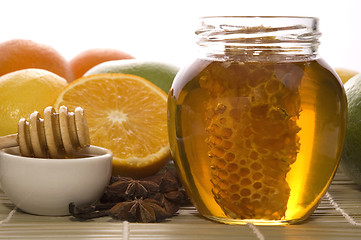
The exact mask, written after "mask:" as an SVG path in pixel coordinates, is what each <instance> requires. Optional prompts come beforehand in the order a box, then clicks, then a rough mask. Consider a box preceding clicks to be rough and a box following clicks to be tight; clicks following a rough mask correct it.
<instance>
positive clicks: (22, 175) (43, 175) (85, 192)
mask: <svg viewBox="0 0 361 240" xmlns="http://www.w3.org/2000/svg"><path fill="white" fill-rule="evenodd" d="M82 156H83V157H82ZM84 156H85V157H84ZM112 158H113V154H112V152H111V151H109V150H108V149H104V148H100V147H96V146H90V147H88V148H85V149H82V150H80V151H79V152H78V153H77V158H71V159H44V158H29V157H22V156H20V153H19V148H18V147H13V148H7V149H3V150H1V151H0V182H1V186H2V189H3V190H4V192H5V194H6V195H7V196H8V197H9V199H10V200H11V201H12V202H13V203H14V204H15V205H16V206H17V207H18V208H20V209H21V210H23V211H25V212H27V213H31V214H36V215H51V216H59V215H69V210H68V206H69V203H70V202H74V203H75V204H85V203H91V202H93V201H96V200H97V199H99V198H100V197H101V195H102V194H103V192H104V189H105V187H106V185H107V184H108V183H109V180H110V177H111V173H112Z"/></svg>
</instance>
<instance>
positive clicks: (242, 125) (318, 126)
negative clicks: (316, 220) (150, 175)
mask: <svg viewBox="0 0 361 240" xmlns="http://www.w3.org/2000/svg"><path fill="white" fill-rule="evenodd" d="M196 34H197V37H198V42H197V43H198V45H199V50H200V52H199V57H198V58H197V59H195V60H194V61H193V62H192V63H191V64H190V65H189V66H187V67H185V68H183V69H182V70H181V71H180V72H179V73H178V74H177V76H176V78H175V79H174V82H173V85H172V88H171V90H170V92H169V96H168V127H169V138H170V145H171V151H172V155H173V158H174V161H175V164H176V167H177V168H178V171H179V174H180V177H181V180H182V182H183V185H184V187H185V189H186V191H187V193H188V195H189V196H190V198H191V200H192V201H193V203H194V205H195V206H196V208H197V210H198V212H199V213H200V215H202V216H204V217H206V218H208V219H211V220H214V221H217V222H223V223H228V224H246V223H253V224H261V225H282V224H292V223H296V222H300V221H302V220H304V219H306V218H307V217H308V216H309V215H310V214H312V212H313V210H314V209H315V208H316V207H317V205H318V203H319V201H320V200H321V198H322V196H323V195H324V194H325V193H326V191H327V188H328V186H329V185H330V183H331V181H332V178H333V176H334V174H335V171H336V169H337V166H338V163H339V160H340V155H341V152H342V148H343V143H344V138H345V128H346V114H347V102H346V97H345V93H344V89H343V86H342V83H341V81H340V79H339V78H338V76H337V75H336V74H335V72H334V71H333V70H332V69H331V68H330V67H329V66H328V65H327V64H326V62H325V61H324V60H323V59H321V58H320V57H319V56H318V53H317V49H318V45H319V40H318V39H319V36H320V33H319V30H318V19H317V18H310V17H228V16H223V17H222V16H216V17H204V18H201V25H200V27H199V29H198V30H197V31H196Z"/></svg>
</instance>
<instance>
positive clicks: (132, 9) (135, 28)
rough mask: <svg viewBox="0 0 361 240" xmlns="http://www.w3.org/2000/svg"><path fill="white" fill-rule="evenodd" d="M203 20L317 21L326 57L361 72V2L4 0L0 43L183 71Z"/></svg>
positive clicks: (1, 1) (0, 2) (0, 0)
mask: <svg viewBox="0 0 361 240" xmlns="http://www.w3.org/2000/svg"><path fill="white" fill-rule="evenodd" d="M205 15H252V16H254V15H282V16H287V15H289V16H295V15H297V16H313V17H318V18H319V19H320V31H321V32H322V37H321V39H320V40H321V45H320V48H319V53H320V55H321V57H322V58H324V59H325V60H326V61H327V62H328V63H329V64H330V65H331V66H332V67H343V68H349V69H353V70H357V71H359V72H361V1H358V0H342V1H341V0H324V1H323V0H302V1H292V0H248V1H242V0H233V1H231V0H218V1H213V0H199V1H197V0H193V1H187V0H182V1H172V0H168V1H157V0H142V1H140V0H139V1H136V0H126V1H124V0H101V1H100V0H97V1H93V0H70V1H67V0H63V1H56V0H0V23H1V27H0V41H5V40H8V39H12V38H28V39H32V40H35V41H38V42H42V43H45V44H48V45H51V46H53V47H54V48H55V49H57V50H58V51H59V52H60V53H61V54H62V55H63V56H64V57H65V58H67V59H71V58H72V57H73V56H74V55H76V54H77V53H79V52H80V51H83V50H85V49H88V48H95V47H110V48H118V49H121V50H123V51H125V52H128V53H130V54H132V55H133V56H135V57H136V58H142V59H150V60H161V61H166V62H169V63H173V64H176V65H178V66H183V65H185V64H186V63H188V61H189V60H190V59H191V58H193V56H192V55H193V53H194V50H195V43H194V30H195V27H196V26H197V21H198V17H200V16H205ZM0 54H1V53H0Z"/></svg>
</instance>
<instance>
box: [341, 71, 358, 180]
mask: <svg viewBox="0 0 361 240" xmlns="http://www.w3.org/2000/svg"><path fill="white" fill-rule="evenodd" d="M344 87H345V91H346V96H347V102H348V115H347V129H346V140H345V145H344V149H343V152H342V158H341V162H340V166H341V169H342V170H343V172H344V173H345V174H346V175H347V176H349V177H350V178H351V179H352V180H353V181H355V182H356V183H358V184H360V185H361V122H360V120H361V74H358V75H356V76H354V77H352V78H351V79H350V80H348V81H347V82H346V83H345V85H344Z"/></svg>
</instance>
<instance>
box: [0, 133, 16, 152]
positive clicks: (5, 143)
mask: <svg viewBox="0 0 361 240" xmlns="http://www.w3.org/2000/svg"><path fill="white" fill-rule="evenodd" d="M17 135H18V134H11V135H7V136H3V137H0V149H3V148H8V147H15V146H18V142H17V140H16V138H17Z"/></svg>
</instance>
